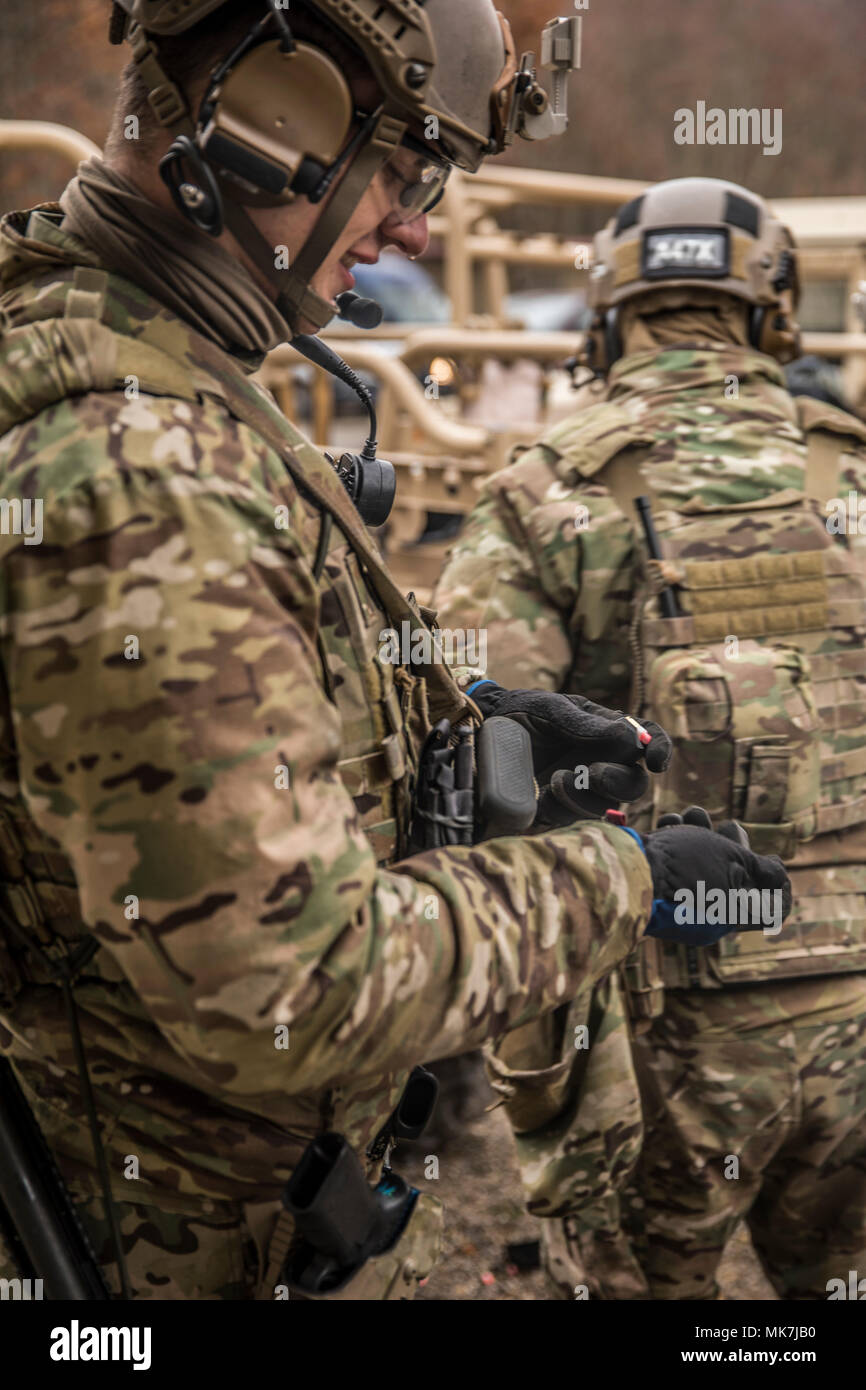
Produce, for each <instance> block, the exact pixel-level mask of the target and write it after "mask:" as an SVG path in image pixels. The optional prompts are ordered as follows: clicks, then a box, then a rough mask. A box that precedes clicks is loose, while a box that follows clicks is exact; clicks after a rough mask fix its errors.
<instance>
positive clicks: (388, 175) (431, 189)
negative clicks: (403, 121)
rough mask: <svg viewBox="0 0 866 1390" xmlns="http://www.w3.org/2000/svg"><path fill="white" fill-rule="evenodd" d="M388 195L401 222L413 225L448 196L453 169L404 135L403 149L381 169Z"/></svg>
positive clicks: (412, 138) (410, 137)
mask: <svg viewBox="0 0 866 1390" xmlns="http://www.w3.org/2000/svg"><path fill="white" fill-rule="evenodd" d="M381 172H382V180H383V183H384V185H385V191H386V193H387V194H388V195H389V197H390V199H391V202H392V203H393V205H394V211H395V212H396V213H397V215H398V216H399V218H400V221H401V222H414V221H415V220H416V219H417V218H419V217H423V216H424V215H425V214H426V213H428V212H432V210H433V208H434V207H435V206H436V204H437V203H438V202H439V200H440V199H441V197H442V195H443V193H444V192H445V185H446V183H447V182H448V175H449V174H450V173H451V165H450V164H446V163H445V162H444V160H441V159H437V158H436V157H435V156H434V155H431V153H430V151H429V150H427V149H425V148H424V146H423V144H422V142H421V141H420V140H416V139H415V138H414V137H413V136H411V135H404V136H403V139H402V141H401V144H400V149H399V150H398V151H396V153H395V154H393V155H392V156H391V158H390V159H387V160H386V161H385V163H384V164H383V165H382V170H381Z"/></svg>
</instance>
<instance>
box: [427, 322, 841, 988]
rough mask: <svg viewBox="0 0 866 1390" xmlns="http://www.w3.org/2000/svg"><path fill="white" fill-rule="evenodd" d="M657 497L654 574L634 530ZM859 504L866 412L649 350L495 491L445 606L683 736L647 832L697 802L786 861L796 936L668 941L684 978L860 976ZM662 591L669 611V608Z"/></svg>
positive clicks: (450, 620)
mask: <svg viewBox="0 0 866 1390" xmlns="http://www.w3.org/2000/svg"><path fill="white" fill-rule="evenodd" d="M641 493H643V494H645V495H647V496H649V498H650V499H651V502H652V510H653V515H654V518H655V522H656V526H657V530H658V533H659V535H660V537H661V542H662V551H663V555H664V557H665V558H664V561H663V563H661V564H654V563H653V562H650V561H649V560H648V557H647V552H646V548H645V544H644V542H643V540H642V539H638V537H639V535H640V531H639V527H638V525H637V519H636V513H635V511H634V507H633V503H634V499H635V497H636V496H637V495H639V494H641ZM852 498H853V502H852V500H851V499H852ZM858 499H860V502H859V503H858ZM852 509H853V510H852ZM859 511H866V427H864V426H863V425H862V424H861V423H860V421H858V420H857V419H855V418H854V417H853V416H850V415H848V414H847V413H846V412H843V411H840V410H837V409H835V408H834V407H832V406H827V405H823V404H821V403H819V402H817V401H811V400H805V399H804V400H800V401H797V402H795V401H794V400H792V398H791V397H790V395H789V394H788V392H787V391H786V389H785V384H784V378H783V375H782V373H781V371H780V369H779V368H778V367H777V365H776V364H775V363H774V362H773V361H772V360H771V359H770V358H768V357H765V356H763V355H760V354H758V353H755V352H753V351H751V350H747V349H744V348H737V347H734V346H731V347H730V348H724V347H719V348H705V349H691V348H689V347H687V346H684V347H682V348H668V349H665V350H658V351H656V352H646V353H641V354H639V355H632V356H630V357H627V358H625V359H623V360H622V361H620V362H619V363H617V364H616V366H615V367H614V369H613V370H612V372H611V374H610V378H609V382H608V387H607V390H606V393H605V395H604V397H603V398H602V399H600V400H598V401H597V402H596V403H595V404H592V405H589V406H588V407H586V408H585V409H583V410H581V411H578V412H576V413H575V414H574V415H572V416H571V417H569V418H568V419H567V420H566V421H564V422H562V423H560V424H559V425H557V426H556V427H555V428H554V429H553V430H551V431H550V433H549V434H548V435H547V436H546V437H545V438H544V439H543V440H542V441H541V442H540V443H539V444H538V445H537V446H536V447H533V448H532V449H530V450H529V451H527V452H524V453H523V454H522V455H521V456H520V457H519V458H518V459H517V460H516V461H515V462H514V463H513V464H512V465H511V466H510V467H508V468H506V469H504V470H502V471H501V472H500V473H498V474H496V475H495V476H494V477H493V478H492V479H489V480H488V482H487V484H486V485H485V487H484V489H483V491H482V493H481V496H480V499H479V501H478V503H477V505H476V507H475V508H474V509H473V511H472V513H471V515H470V516H469V517H468V518H467V520H466V523H465V525H464V528H463V530H462V532H461V535H460V537H459V539H458V541H457V543H456V545H455V547H454V549H453V552H452V554H451V557H450V560H449V562H448V564H447V565H446V568H445V570H444V572H443V575H442V577H441V579H440V581H439V584H438V586H437V588H436V590H435V592H434V597H433V602H434V603H435V606H436V608H437V610H438V616H439V620H440V621H441V622H442V623H443V624H448V625H451V626H458V627H459V626H464V627H473V626H477V627H482V628H485V629H486V631H487V642H488V653H489V657H490V659H489V661H488V674H489V675H491V676H492V677H494V678H497V679H499V680H501V681H502V683H503V684H507V685H509V686H511V687H519V686H527V687H533V686H541V687H544V688H548V689H555V690H563V691H575V692H577V691H579V692H580V693H581V694H584V695H588V696H590V697H591V698H593V699H595V700H598V701H600V702H602V703H603V704H606V705H610V706H613V707H627V708H629V709H632V710H634V711H635V712H636V713H638V712H640V711H641V710H642V711H643V712H644V713H648V714H650V715H652V717H654V718H656V719H657V720H658V721H659V722H660V723H662V724H663V725H664V726H665V727H666V728H668V730H669V731H670V732H671V733H672V735H673V736H674V738H675V741H676V745H677V754H676V756H675V758H674V761H673V764H672V767H671V769H670V772H669V773H668V774H666V775H665V777H663V778H659V779H653V784H654V785H653V798H652V805H648V806H647V807H645V808H643V813H642V819H640V820H638V822H637V823H638V825H639V826H641V825H642V826H643V827H644V828H649V827H650V825H651V824H652V823H653V816H654V815H655V816H657V815H658V814H659V813H660V812H662V811H667V810H673V809H682V807H683V805H684V804H689V803H690V802H696V801H698V802H700V803H701V804H704V805H706V806H707V807H708V809H710V810H711V811H712V813H713V814H714V815H734V816H736V817H737V818H739V819H741V820H743V821H745V822H748V823H749V828H750V833H751V834H752V838H753V845H754V848H756V849H758V850H761V851H762V852H768V853H773V852H776V853H780V854H781V855H782V857H783V858H785V860H786V862H787V863H788V864H789V865H793V866H794V868H793V871H792V882H793V884H794V903H795V908H794V913H793V915H792V917H791V919H790V920H789V922H788V923H786V926H785V929H784V931H782V932H781V933H779V934H778V935H774V936H768V935H766V934H764V933H763V932H750V933H740V934H735V935H731V936H729V937H727V938H725V940H724V941H723V942H722V943H720V944H719V946H717V947H714V948H712V949H711V950H708V951H706V952H693V951H687V950H686V949H685V948H683V947H676V946H669V945H667V944H666V945H665V947H664V952H663V955H664V962H663V970H664V977H665V980H666V982H667V983H668V984H669V985H680V986H682V985H694V984H699V985H701V986H705V987H718V986H719V985H720V984H722V983H726V982H728V981H734V980H739V981H746V980H756V979H766V978H771V977H783V976H798V975H805V974H823V973H834V972H836V971H851V970H864V969H866V644H864V639H866V518H864V519H863V520H862V522H861V521H860V519H859ZM849 513H850V514H851V515H849ZM843 523H844V524H843ZM670 583H673V584H675V585H676V589H675V592H676V593H677V594H678V595H679V603H680V609H681V614H682V616H680V617H676V618H673V619H671V618H663V617H661V616H660V610H659V606H658V598H657V593H658V591H659V590H660V589H661V588H662V587H664V586H665V585H667V584H670ZM640 954H641V955H643V956H645V955H647V954H648V951H647V948H646V946H642V948H641V952H640ZM643 987H647V988H649V982H648V980H647V979H646V978H645V977H643V979H642V984H641V988H643ZM652 1011H653V1012H655V1011H656V1010H655V1009H653V1010H652Z"/></svg>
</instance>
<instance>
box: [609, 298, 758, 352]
mask: <svg viewBox="0 0 866 1390" xmlns="http://www.w3.org/2000/svg"><path fill="white" fill-rule="evenodd" d="M747 313H748V311H747V309H746V308H745V306H744V305H743V304H742V303H740V302H739V301H738V300H736V299H734V298H733V297H732V296H730V295H722V294H713V293H712V291H711V290H703V289H691V290H690V289H688V288H685V289H682V288H677V289H666V290H656V291H654V292H653V293H652V294H645V295H641V296H640V298H638V299H635V300H634V301H633V302H632V303H630V304H624V305H623V306H622V308H621V309H620V315H619V327H620V333H621V334H622V342H623V353H624V355H625V356H630V355H631V354H632V353H636V352H652V351H654V350H656V349H657V348H664V347H672V346H673V345H674V344H676V343H689V344H690V345H694V344H697V345H700V346H703V345H704V344H713V343H721V344H723V345H724V346H725V347H730V346H732V345H733V344H737V345H738V346H740V347H748V344H749V328H748V318H747Z"/></svg>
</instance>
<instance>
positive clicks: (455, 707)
mask: <svg viewBox="0 0 866 1390" xmlns="http://www.w3.org/2000/svg"><path fill="white" fill-rule="evenodd" d="M220 394H221V396H222V399H223V400H224V401H225V404H226V405H227V406H228V407H229V409H230V410H231V412H232V414H233V415H235V416H236V418H237V419H239V420H241V421H243V423H244V424H246V425H249V427H250V429H253V430H255V432H256V433H257V434H259V435H260V436H261V437H262V438H263V439H264V440H265V442H266V443H268V444H270V446H271V448H272V449H274V451H275V452H276V453H277V454H279V456H280V458H281V459H282V461H283V464H284V466H285V467H286V469H287V470H288V472H289V473H290V474H291V475H292V478H293V479H294V481H295V483H296V484H297V486H298V488H299V490H300V491H302V492H304V493H305V494H306V495H307V496H308V497H310V498H312V500H313V501H314V502H315V503H316V504H317V505H318V506H319V507H321V508H324V510H325V511H326V513H327V514H329V515H330V516H331V517H333V520H334V522H336V524H337V526H338V527H339V529H340V530H341V531H342V533H343V535H344V536H345V537H346V540H347V541H348V542H349V544H350V545H351V547H352V549H353V550H354V551H355V553H356V555H357V556H358V558H359V559H360V560H361V562H362V563H363V565H364V567H365V568H366V569H367V570H368V572H369V573H370V575H371V576H372V577H373V579H374V580H375V585H376V590H377V592H378V594H379V596H380V598H381V599H382V602H383V604H384V606H385V609H386V612H387V613H388V615H389V617H391V619H392V621H393V620H394V619H399V620H400V621H401V622H408V623H409V624H410V631H415V630H416V629H418V628H424V623H423V621H422V619H421V618H420V617H419V615H418V613H417V612H416V611H415V609H414V608H413V607H412V605H411V604H410V603H409V601H408V599H407V598H406V597H405V596H404V594H403V593H402V592H401V591H400V589H399V588H398V587H397V585H396V584H395V582H394V580H393V579H392V577H391V575H390V574H389V573H388V570H387V569H386V567H385V565H384V563H383V562H382V560H381V558H380V557H379V555H378V553H377V550H376V546H375V544H374V542H373V541H372V539H371V537H370V536H369V535H368V534H367V532H366V530H365V528H364V524H363V522H362V520H361V518H360V516H359V514H358V512H357V510H356V508H355V507H354V506H353V504H352V502H351V501H350V499H349V496H348V494H347V492H346V490H345V488H344V487H343V484H342V483H341V482H340V479H339V478H338V477H337V474H336V473H335V472H334V470H333V468H332V467H331V466H330V464H329V463H328V461H327V459H325V458H324V457H323V455H322V454H320V453H319V451H318V449H316V448H315V447H314V445H312V444H311V443H310V442H309V440H307V439H304V437H303V435H301V434H299V433H298V432H297V431H296V430H295V429H294V428H293V427H292V425H291V423H290V422H289V421H288V420H286V418H285V417H284V416H282V415H279V414H278V413H277V411H276V408H275V407H273V406H272V405H271V404H270V402H269V401H268V400H267V397H266V396H264V394H263V393H259V391H258V388H256V387H255V386H254V385H253V384H252V383H247V382H246V381H244V382H238V381H235V380H234V379H229V378H228V377H227V376H225V375H223V376H222V377H221V379H220ZM425 677H426V680H427V684H428V688H429V692H430V711H431V719H432V720H434V722H435V720H437V719H443V718H449V719H451V721H452V723H454V722H457V721H458V720H459V719H466V718H469V717H471V716H472V715H473V713H474V706H473V705H472V703H471V701H469V700H467V698H466V696H465V695H464V694H463V692H462V691H461V690H460V689H459V687H458V686H457V683H456V681H455V680H454V678H453V677H452V675H451V674H450V671H449V670H448V668H447V666H445V665H444V664H443V663H438V662H436V663H433V664H431V665H429V666H427V667H426V670H425Z"/></svg>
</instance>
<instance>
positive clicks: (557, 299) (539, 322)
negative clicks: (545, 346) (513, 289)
mask: <svg viewBox="0 0 866 1390" xmlns="http://www.w3.org/2000/svg"><path fill="white" fill-rule="evenodd" d="M505 312H506V314H507V316H508V317H509V318H510V319H515V320H516V321H517V322H518V323H522V324H523V326H524V328H528V329H529V331H530V332H532V333H571V332H574V333H580V332H582V331H583V329H584V328H586V327H587V326H588V324H589V319H590V313H589V309H588V307H587V303H586V295H585V294H584V293H583V291H582V290H519V291H518V292H517V293H516V294H509V295H507V296H506V299H505Z"/></svg>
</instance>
